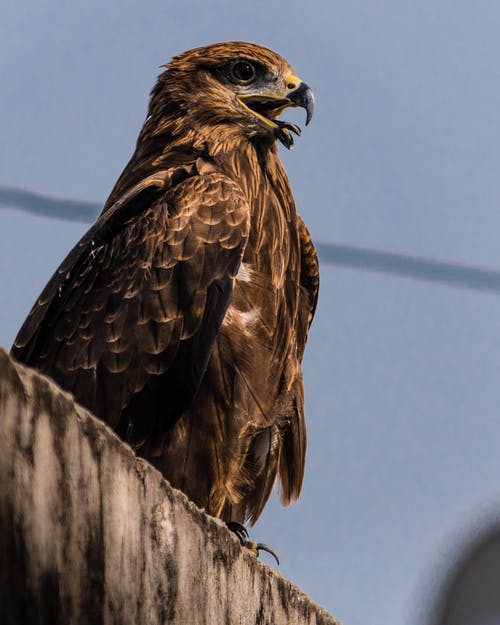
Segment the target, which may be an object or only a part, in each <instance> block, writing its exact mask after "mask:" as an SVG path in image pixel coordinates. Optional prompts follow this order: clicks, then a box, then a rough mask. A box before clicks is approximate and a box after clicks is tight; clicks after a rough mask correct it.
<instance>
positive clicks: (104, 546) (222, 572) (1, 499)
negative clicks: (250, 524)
mask: <svg viewBox="0 0 500 625" xmlns="http://www.w3.org/2000/svg"><path fill="white" fill-rule="evenodd" d="M0 623H1V624H2V625H4V624H5V625H32V624H35V623H36V624H37V625H42V624H43V625H45V624H47V625H49V624H50V625H58V624H63V623H64V624H85V625H94V624H97V623H105V624H112V623H113V624H114V623H116V624H117V625H118V624H119V625H128V624H130V625H132V624H133V625H146V624H147V625H156V624H160V623H161V624H163V623H181V624H186V625H198V624H199V625H203V624H205V623H207V624H208V623H210V624H217V625H222V624H226V623H227V624H229V623H231V624H234V625H247V624H252V625H253V624H259V625H264V624H273V625H274V624H280V623H283V624H284V623H287V624H291V625H294V624H299V623H300V624H306V623H307V624H315V625H320V624H321V625H334V624H335V623H336V621H335V620H334V619H333V618H332V617H330V616H329V615H328V614H327V613H326V612H325V611H324V610H322V609H321V608H319V607H318V606H316V605H315V604H314V603H312V602H311V601H310V599H309V598H308V597H307V596H306V595H304V594H303V593H302V592H301V591H300V590H299V589H298V588H296V587H295V586H293V585H292V584H290V583H289V582H287V581H286V580H284V579H283V578H282V577H281V576H280V575H279V573H277V572H276V571H274V570H273V569H271V568H269V567H267V566H264V565H263V564H261V563H260V562H259V561H257V560H256V559H255V557H254V556H253V555H252V554H250V552H248V551H247V550H246V549H243V548H241V547H240V545H239V543H238V541H237V539H236V538H234V537H233V536H232V535H231V533H230V532H229V531H228V530H227V529H226V527H225V526H224V524H223V523H221V522H219V521H218V520H216V519H213V518H211V517H209V516H207V515H205V514H204V513H203V512H202V511H201V510H199V509H198V508H196V506H194V505H193V504H192V503H191V502H189V501H188V500H187V498H186V497H185V496H184V495H183V494H182V493H180V492H179V491H176V490H173V489H172V488H171V487H170V486H169V484H168V483H167V482H166V481H165V480H164V479H163V478H162V476H161V475H160V474H159V473H158V472H157V471H156V470H155V469H153V468H152V467H151V466H149V464H147V463H146V462H144V461H142V460H138V459H137V458H136V457H135V456H134V454H133V452H132V451H131V449H130V448H129V447H127V445H125V444H124V443H122V442H121V441H120V440H119V439H118V438H117V437H116V436H115V435H114V434H113V432H112V431H111V430H110V429H109V428H108V427H107V426H106V425H104V424H103V423H101V422H100V421H98V420H97V419H95V418H94V417H93V416H92V415H91V414H89V413H88V412H87V411H86V410H84V409H83V408H81V407H80V406H78V405H76V404H75V403H74V401H73V399H72V397H71V396H70V395H69V394H67V393H64V392H62V391H61V390H60V389H59V388H58V387H56V386H55V385H54V384H53V383H52V382H50V381H49V380H48V379H47V378H44V377H43V376H40V375H38V374H37V373H36V372H34V371H32V370H30V369H27V368H25V367H23V366H21V365H19V364H16V363H14V362H13V361H12V360H11V359H10V357H9V356H8V355H7V354H6V353H5V351H3V350H1V349H0Z"/></svg>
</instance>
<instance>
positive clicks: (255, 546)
mask: <svg viewBox="0 0 500 625" xmlns="http://www.w3.org/2000/svg"><path fill="white" fill-rule="evenodd" d="M226 525H227V528H228V529H229V530H230V531H231V532H233V534H236V536H237V537H238V540H239V541H240V543H241V545H242V546H243V547H246V548H247V549H250V551H251V552H252V553H253V554H255V556H256V557H259V553H260V552H261V551H267V553H270V554H271V555H272V556H273V558H274V559H275V560H276V563H277V564H278V565H279V563H280V561H279V558H278V556H277V555H276V552H275V551H274V549H272V548H271V547H269V545H266V544H265V543H256V542H254V541H253V540H249V536H248V531H247V529H246V527H245V526H244V525H242V524H241V523H238V522H237V521H227V523H226Z"/></svg>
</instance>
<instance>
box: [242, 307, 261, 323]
mask: <svg viewBox="0 0 500 625" xmlns="http://www.w3.org/2000/svg"><path fill="white" fill-rule="evenodd" d="M258 312H259V311H258V310H257V309H256V308H254V309H253V310H249V311H247V312H240V313H238V316H239V318H240V319H241V321H242V323H243V325H244V326H249V325H250V324H252V323H253V322H254V321H255V320H256V319H257V316H258Z"/></svg>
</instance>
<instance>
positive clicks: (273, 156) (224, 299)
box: [12, 42, 319, 523]
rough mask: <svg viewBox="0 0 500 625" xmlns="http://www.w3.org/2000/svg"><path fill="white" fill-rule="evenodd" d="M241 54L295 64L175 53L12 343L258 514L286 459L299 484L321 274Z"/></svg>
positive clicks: (230, 512) (200, 496)
mask: <svg viewBox="0 0 500 625" xmlns="http://www.w3.org/2000/svg"><path fill="white" fill-rule="evenodd" d="M242 58H244V59H246V60H247V61H248V62H250V63H253V64H255V67H258V68H260V69H259V71H260V72H261V74H262V78H261V80H262V81H263V82H264V83H266V81H269V84H267V83H266V84H264V87H265V88H276V85H279V84H284V82H285V77H286V76H288V75H291V74H292V68H291V67H290V66H289V65H288V63H287V62H286V61H285V60H284V59H282V58H281V57H280V56H278V55H277V54H275V53H274V52H272V51H270V50H267V49H265V48H262V47H260V46H255V45H253V44H247V43H242V42H230V43H223V44H215V45H213V46H208V47H206V48H198V49H196V50H191V51H189V52H186V53H183V54H181V55H179V56H177V57H175V58H174V59H173V60H172V61H171V63H170V64H169V65H168V66H167V69H166V70H165V71H164V72H163V73H162V74H161V76H160V77H159V79H158V82H157V85H156V86H155V88H154V89H153V92H152V97H151V102H150V106H149V111H148V117H147V119H146V122H145V124H144V126H143V128H142V130H141V132H140V135H139V138H138V140H137V145H136V149H135V152H134V154H133V156H132V158H131V159H130V161H129V163H128V164H127V166H126V167H125V169H124V171H123V173H122V175H121V176H120V178H119V180H118V181H117V183H116V185H115V187H114V189H113V191H112V192H111V195H110V197H109V198H108V201H107V202H106V205H105V206H104V209H103V212H102V214H101V216H100V217H99V219H98V220H97V222H96V223H95V224H94V226H92V228H91V229H90V230H89V232H88V233H87V234H86V235H85V236H84V237H83V238H82V239H81V241H80V242H79V243H78V244H77V245H76V246H75V247H74V248H73V250H72V251H71V252H70V253H69V254H68V256H67V258H66V259H65V260H64V261H63V263H62V264H61V267H60V268H59V269H58V271H56V273H55V274H54V276H53V277H52V279H51V280H50V281H49V283H48V285H47V286H46V288H45V289H44V291H43V293H42V294H41V296H40V298H39V299H38V301H37V302H36V303H35V305H34V306H33V309H32V310H31V312H30V314H29V316H28V318H27V319H26V321H25V323H24V325H23V327H22V328H21V330H20V331H19V334H18V336H17V338H16V341H15V344H14V346H13V348H12V353H13V355H14V356H15V357H16V358H18V359H19V360H21V361H23V362H25V363H27V364H29V365H32V366H34V367H36V368H38V369H39V370H40V371H42V372H44V373H46V374H48V375H50V376H52V377H53V378H54V379H55V380H56V381H57V382H58V383H59V384H60V385H61V386H63V387H64V388H66V389H68V390H70V391H71V392H73V393H74V395H75V397H76V398H77V400H78V401H80V402H81V403H82V404H84V405H85V406H87V407H88V408H90V409H91V410H93V411H94V412H95V414H96V415H97V416H99V417H100V418H102V419H104V420H105V421H107V422H108V423H109V424H110V425H111V427H113V428H115V429H116V431H117V432H118V433H119V434H120V436H122V437H123V438H124V439H125V440H127V441H128V442H129V443H130V444H132V445H133V446H134V447H135V449H136V450H137V451H138V453H140V454H141V455H143V456H145V457H147V458H149V459H150V460H151V461H152V462H154V464H155V465H156V466H157V467H158V468H159V469H160V470H161V471H162V472H163V474H164V475H165V476H166V477H167V478H168V479H169V480H170V481H171V483H172V484H173V485H174V486H177V487H179V488H181V489H182V490H184V492H186V493H187V495H188V496H189V497H190V498H191V499H193V500H194V501H195V502H196V503H197V504H198V505H199V506H201V507H204V508H206V509H207V511H208V512H210V513H211V514H215V515H217V516H220V517H221V518H224V519H228V520H229V519H233V520H239V521H244V520H245V519H249V520H250V522H252V523H253V522H255V521H256V520H257V518H258V517H259V515H260V513H261V512H262V509H263V507H264V505H265V503H266V501H267V499H268V497H269V495H270V493H271V490H272V487H273V484H274V482H275V480H276V476H277V475H279V477H280V480H281V490H282V500H283V502H284V503H285V504H288V503H289V502H290V501H291V500H292V499H295V498H297V497H298V496H299V494H300V489H301V485H302V479H303V474H304V463H305V449H306V432H305V422H304V411H303V407H304V399H303V386H302V374H301V359H302V355H303V352H304V348H305V342H306V339H307V332H308V328H309V325H310V322H311V319H312V316H313V314H314V310H315V307H316V301H317V292H318V283H319V279H318V265H317V258H316V254H315V251H314V246H313V244H312V241H311V237H310V235H309V233H308V231H307V228H306V227H305V225H304V223H303V221H302V220H301V218H300V217H299V216H298V214H297V212H296V208H295V204H294V201H293V197H292V194H291V190H290V186H289V183H288V180H287V177H286V174H285V172H284V170H283V167H282V165H281V163H280V160H279V158H278V154H277V148H276V140H275V134H274V131H272V130H269V128H268V127H266V126H264V125H262V123H261V122H260V121H259V120H258V118H257V117H255V116H254V115H253V114H252V113H249V111H248V109H245V108H244V107H242V106H241V105H240V103H239V101H238V99H237V97H235V96H236V94H237V93H240V91H239V89H240V88H239V87H238V86H237V85H235V84H234V82H231V79H230V78H228V76H230V71H231V69H230V68H231V67H232V64H234V63H235V62H237V61H238V60H239V59H242ZM280 81H281V82H280ZM269 85H270V86H269Z"/></svg>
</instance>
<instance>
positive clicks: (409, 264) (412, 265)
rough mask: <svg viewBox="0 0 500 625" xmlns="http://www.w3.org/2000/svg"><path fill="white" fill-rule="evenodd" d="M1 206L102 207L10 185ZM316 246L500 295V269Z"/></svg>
mask: <svg viewBox="0 0 500 625" xmlns="http://www.w3.org/2000/svg"><path fill="white" fill-rule="evenodd" d="M0 206H4V207H6V208H14V209H20V210H23V211H26V212H28V213H30V214H32V215H37V216H38V217H48V218H52V219H64V220H67V221H77V222H82V223H90V222H93V221H94V220H95V219H96V217H97V215H98V214H99V212H100V210H101V208H102V205H101V204H99V203H97V202H84V201H81V200H68V199H65V198H57V197H51V196H48V195H42V194H40V193H35V192H34V191H26V190H24V189H18V188H15V187H8V186H0ZM316 247H317V250H318V253H319V256H320V260H321V262H322V263H325V264H331V265H337V266H340V267H348V268H350V269H358V270H360V271H373V272H378V273H384V274H392V275H397V276H401V277H404V278H412V279H414V280H423V281H425V282H434V283H439V284H444V285H447V286H453V287H458V288H466V289H475V290H478V291H489V292H490V293H497V294H500V271H499V270H497V269H489V268H486V267H477V266H474V265H466V264H461V263H454V262H449V261H443V260H434V259H429V258H422V257H420V256H411V255H409V254H401V253H397V252H387V251H385V250H376V249H370V248H366V247H357V246H354V245H342V244H339V243H323V242H317V243H316Z"/></svg>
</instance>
